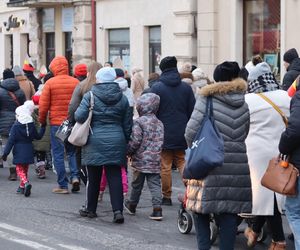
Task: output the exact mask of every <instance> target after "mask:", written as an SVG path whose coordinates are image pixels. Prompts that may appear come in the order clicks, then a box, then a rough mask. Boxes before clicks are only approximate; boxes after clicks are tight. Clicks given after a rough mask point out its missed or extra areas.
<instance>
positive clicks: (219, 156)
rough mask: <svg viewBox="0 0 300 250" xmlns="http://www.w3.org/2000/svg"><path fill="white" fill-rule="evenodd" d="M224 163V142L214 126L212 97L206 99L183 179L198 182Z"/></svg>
mask: <svg viewBox="0 0 300 250" xmlns="http://www.w3.org/2000/svg"><path fill="white" fill-rule="evenodd" d="M223 163H224V140H223V137H222V135H220V132H219V130H218V128H217V126H216V125H215V121H214V117H213V102H212V97H207V102H206V112H205V115H204V117H203V121H202V123H201V125H200V128H199V130H198V132H197V134H196V137H195V138H194V140H193V143H192V146H191V151H190V154H189V157H188V160H187V164H186V166H185V168H184V171H183V178H184V179H195V180H200V179H203V178H205V177H206V176H207V175H208V174H209V172H210V171H212V170H213V169H214V168H216V167H221V166H222V165H223Z"/></svg>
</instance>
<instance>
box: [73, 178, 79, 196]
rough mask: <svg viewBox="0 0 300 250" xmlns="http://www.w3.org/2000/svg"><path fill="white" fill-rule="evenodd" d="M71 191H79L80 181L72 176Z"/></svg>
mask: <svg viewBox="0 0 300 250" xmlns="http://www.w3.org/2000/svg"><path fill="white" fill-rule="evenodd" d="M71 191H72V192H73V193H74V192H79V191H80V183H79V180H78V179H77V178H74V179H73V180H72V189H71Z"/></svg>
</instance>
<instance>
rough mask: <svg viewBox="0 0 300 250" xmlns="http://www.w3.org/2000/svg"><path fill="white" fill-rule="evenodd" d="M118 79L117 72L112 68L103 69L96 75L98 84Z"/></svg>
mask: <svg viewBox="0 0 300 250" xmlns="http://www.w3.org/2000/svg"><path fill="white" fill-rule="evenodd" d="M116 78H117V74H116V71H115V69H114V68H112V67H103V68H101V69H99V70H98V72H97V74H96V79H97V83H103V82H113V81H114V80H115V79H116Z"/></svg>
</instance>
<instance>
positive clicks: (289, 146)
mask: <svg viewBox="0 0 300 250" xmlns="http://www.w3.org/2000/svg"><path fill="white" fill-rule="evenodd" d="M279 151H280V153H282V154H285V155H289V156H290V157H291V158H290V162H291V163H293V164H294V165H296V167H297V168H298V169H300V91H299V90H298V91H297V92H296V94H295V96H294V97H293V98H292V100H291V106H290V118H289V123H288V126H287V128H286V130H285V131H284V132H283V133H282V135H281V139H280V142H279Z"/></svg>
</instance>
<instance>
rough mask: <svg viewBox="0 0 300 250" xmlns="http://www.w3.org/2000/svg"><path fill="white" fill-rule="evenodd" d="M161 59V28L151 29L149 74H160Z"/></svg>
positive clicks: (154, 27)
mask: <svg viewBox="0 0 300 250" xmlns="http://www.w3.org/2000/svg"><path fill="white" fill-rule="evenodd" d="M160 59H161V28H160V26H153V27H149V72H150V73H152V72H159V71H160V70H159V66H158V65H159V62H160Z"/></svg>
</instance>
